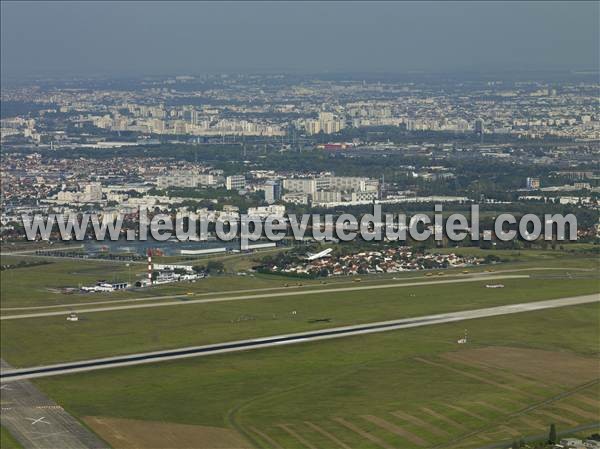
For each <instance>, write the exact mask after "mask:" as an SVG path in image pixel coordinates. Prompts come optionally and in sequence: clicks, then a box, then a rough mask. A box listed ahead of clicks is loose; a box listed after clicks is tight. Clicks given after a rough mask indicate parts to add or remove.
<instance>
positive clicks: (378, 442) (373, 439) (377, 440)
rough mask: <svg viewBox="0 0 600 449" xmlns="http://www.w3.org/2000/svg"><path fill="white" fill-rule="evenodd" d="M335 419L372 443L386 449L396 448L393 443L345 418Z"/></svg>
mask: <svg viewBox="0 0 600 449" xmlns="http://www.w3.org/2000/svg"><path fill="white" fill-rule="evenodd" d="M333 420H334V421H335V422H337V423H339V424H341V425H342V426H344V427H346V428H347V429H350V430H351V431H352V432H354V433H356V434H358V435H360V436H361V437H363V438H365V439H367V440H369V441H370V442H371V443H375V444H376V445H378V446H381V447H383V448H384V449H395V448H394V446H392V445H391V444H388V443H386V442H385V441H383V440H382V439H381V438H378V437H376V436H375V435H371V434H370V433H369V432H366V431H364V430H362V429H360V428H359V427H357V426H355V425H354V424H352V423H351V422H348V421H346V420H345V419H344V418H333Z"/></svg>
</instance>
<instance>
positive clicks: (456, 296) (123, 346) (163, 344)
mask: <svg viewBox="0 0 600 449" xmlns="http://www.w3.org/2000/svg"><path fill="white" fill-rule="evenodd" d="M502 282H503V284H504V285H505V288H502V289H486V288H485V284H486V281H477V282H472V283H465V284H441V285H430V286H415V287H405V288H392V289H384V290H375V291H372V290H363V291H351V292H339V293H321V294H315V295H299V296H280V297H271V298H263V299H261V298H257V299H251V300H240V301H231V302H216V303H206V304H182V305H179V306H172V307H160V308H146V309H133V310H120V311H110V312H100V313H90V314H85V313H83V314H81V316H80V321H78V322H76V323H71V322H67V321H66V320H65V317H64V316H53V317H43V318H28V319H20V320H8V321H3V322H2V328H1V335H2V339H1V348H2V354H3V357H4V358H5V360H7V361H8V362H9V363H11V364H12V365H13V366H31V365H35V364H45V363H56V362H62V361H71V360H78V359H84V358H94V357H101V356H110V355H117V354H127V353H133V352H142V351H150V350H158V349H164V348H175V347H182V346H191V345H200V344H207V343H216V342H223V341H230V340H237V339H244V338H253V337H260V336H268V335H276V334H284V333H291V332H300V331H305V330H315V329H322V328H325V327H335V326H343V325H351V324H359V323H367V322H374V321H384V320H390V319H398V318H406V317H412V316H420V315H427V314H433V313H442V312H453V311H459V310H467V309H475V308H484V307H492V306H498V305H503V304H511V303H520V302H528V301H536V300H543V299H552V298H560V297H564V296H576V295H583V294H589V293H594V292H598V291H599V285H598V280H597V279H596V278H589V279H546V278H544V279H507V280H503V281H502ZM293 311H296V313H295V314H292V312H293ZM315 319H328V320H329V321H323V322H314V321H313V320H315ZM40 342H43V344H40Z"/></svg>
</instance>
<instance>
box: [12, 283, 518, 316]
mask: <svg viewBox="0 0 600 449" xmlns="http://www.w3.org/2000/svg"><path fill="white" fill-rule="evenodd" d="M527 278H529V275H523V274H512V275H487V274H486V275H481V276H473V277H468V278H467V277H465V278H459V279H446V280H440V281H431V280H428V281H419V282H402V283H398V282H394V283H386V284H376V285H354V286H352V287H337V288H331V287H330V288H319V289H314V290H295V291H291V292H288V291H279V292H276V293H261V294H253V295H235V296H219V297H216V298H205V299H188V298H189V296H187V295H185V296H173V297H172V298H180V300H179V301H163V302H144V303H138V304H128V305H119V306H110V307H92V308H77V309H73V310H59V311H52V312H50V311H46V312H34V313H23V314H14V315H2V316H1V317H0V320H21V319H27V318H41V317H49V316H61V315H63V316H64V315H69V314H70V313H72V312H73V311H76V312H77V313H81V314H84V313H98V312H109V311H116V310H131V309H145V308H149V307H166V306H182V305H190V304H206V303H212V302H226V301H240V300H248V299H265V298H276V297H284V296H305V295H320V294H323V293H339V292H355V291H364V290H380V289H389V288H404V287H420V286H432V285H441V284H461V283H468V282H481V281H494V280H496V281H498V280H506V279H527Z"/></svg>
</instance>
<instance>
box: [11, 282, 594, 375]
mask: <svg viewBox="0 0 600 449" xmlns="http://www.w3.org/2000/svg"><path fill="white" fill-rule="evenodd" d="M594 302H600V295H598V294H593V295H585V296H575V297H569V298H560V299H551V300H547V301H535V302H528V303H522V304H512V305H506V306H498V307H489V308H485V309H475V310H466V311H461V312H452V313H442V314H437V315H427V316H421V317H414V318H406V319H401V320H393V321H383V322H377V323H368V324H361V325H355V326H345V327H336V328H330V329H323V330H319V331H312V332H301V333H296V334H288V335H275V336H272V337H265V338H257V339H251V340H240V341H232V342H227V343H219V344H213V345H206V346H195V347H186V348H180V349H172V350H166V351H156V352H146V353H138V354H131V355H126V356H118V357H107V358H102V359H93V360H84V361H80V362H71V363H62V364H57V365H48V366H39V367H32V368H22V369H7V370H2V371H1V373H0V378H1V379H2V381H4V382H8V381H14V380H20V379H30V378H36V377H47V376H57V375H61V374H71V373H77V372H82V371H92V370H98V369H107V368H117V367H123V366H130V365H139V364H144V363H156V362H163V361H168V360H176V359H183V358H190V357H199V356H206V355H213V354H223V353H228V352H236V351H247V350H251V349H260V348H267V347H272V346H282V345H289V344H295V343H305V342H311V341H320V340H326V339H331V338H341V337H350V336H355V335H363V334H370V333H375V332H385V331H390V330H398V329H406V328H411V327H419V326H429V325H433V324H441V323H451V322H457V321H463V320H471V319H475V318H485V317H492V316H498V315H508V314H513V313H521V312H531V311H535V310H544V309H551V308H555V307H564V306H572V305H577V304H588V303H594Z"/></svg>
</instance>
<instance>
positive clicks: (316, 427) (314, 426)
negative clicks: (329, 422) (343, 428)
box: [304, 421, 352, 449]
mask: <svg viewBox="0 0 600 449" xmlns="http://www.w3.org/2000/svg"><path fill="white" fill-rule="evenodd" d="M304 423H305V424H306V425H307V426H309V427H310V428H311V429H313V430H314V431H316V432H318V433H320V434H321V435H323V436H324V437H326V438H328V439H329V440H331V441H333V442H334V443H335V444H336V445H337V446H338V447H341V448H342V449H352V448H351V447H350V446H348V445H347V444H346V443H344V442H343V441H341V440H340V439H339V438H337V437H336V436H335V435H333V434H332V433H331V432H329V431H327V430H325V429H323V428H322V427H321V426H319V425H317V424H315V423H313V422H310V421H305V422H304Z"/></svg>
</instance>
